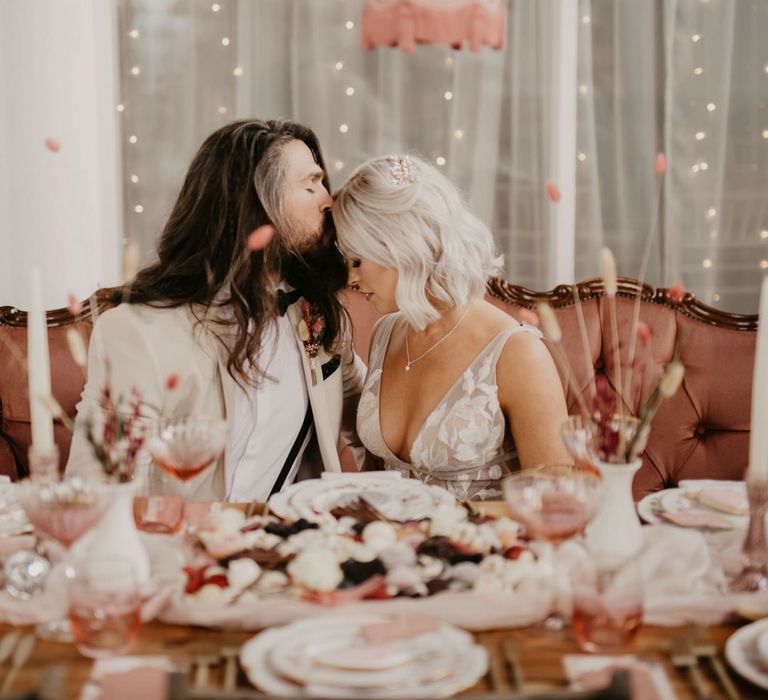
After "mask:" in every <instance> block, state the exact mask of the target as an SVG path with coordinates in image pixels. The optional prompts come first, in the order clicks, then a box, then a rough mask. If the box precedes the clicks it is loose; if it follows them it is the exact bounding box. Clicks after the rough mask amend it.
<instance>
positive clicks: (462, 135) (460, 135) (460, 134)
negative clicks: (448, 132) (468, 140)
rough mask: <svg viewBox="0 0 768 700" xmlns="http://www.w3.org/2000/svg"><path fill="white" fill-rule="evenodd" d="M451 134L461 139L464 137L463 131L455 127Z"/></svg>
mask: <svg viewBox="0 0 768 700" xmlns="http://www.w3.org/2000/svg"><path fill="white" fill-rule="evenodd" d="M453 135H454V136H455V137H456V138H457V139H463V138H464V132H463V131H462V130H461V129H456V131H454V132H453Z"/></svg>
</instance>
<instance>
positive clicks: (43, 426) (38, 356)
mask: <svg viewBox="0 0 768 700" xmlns="http://www.w3.org/2000/svg"><path fill="white" fill-rule="evenodd" d="M27 371H28V373H29V413H30V416H31V417H32V447H33V448H34V449H35V450H38V451H45V450H50V449H52V448H53V446H54V443H53V418H52V417H51V413H50V411H49V410H48V408H47V406H46V405H45V404H44V403H43V402H42V401H40V399H39V398H37V397H39V396H50V395H51V367H50V358H49V356H48V327H47V325H46V323H45V308H44V307H43V291H42V284H41V282H40V270H39V269H38V268H36V267H35V268H33V269H32V276H31V279H30V294H29V312H28V314H27Z"/></svg>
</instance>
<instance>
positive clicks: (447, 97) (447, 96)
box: [443, 90, 453, 100]
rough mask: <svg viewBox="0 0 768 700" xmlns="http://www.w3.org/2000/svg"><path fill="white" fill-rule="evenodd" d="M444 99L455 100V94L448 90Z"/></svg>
mask: <svg viewBox="0 0 768 700" xmlns="http://www.w3.org/2000/svg"><path fill="white" fill-rule="evenodd" d="M443 97H444V98H445V99H446V100H452V99H453V93H452V92H451V91H450V90H446V91H445V94H444V95H443Z"/></svg>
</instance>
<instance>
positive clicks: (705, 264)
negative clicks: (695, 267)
mask: <svg viewBox="0 0 768 700" xmlns="http://www.w3.org/2000/svg"><path fill="white" fill-rule="evenodd" d="M701 266H702V267H706V268H707V269H709V268H710V267H712V261H711V260H710V259H709V258H704V260H702V261H701Z"/></svg>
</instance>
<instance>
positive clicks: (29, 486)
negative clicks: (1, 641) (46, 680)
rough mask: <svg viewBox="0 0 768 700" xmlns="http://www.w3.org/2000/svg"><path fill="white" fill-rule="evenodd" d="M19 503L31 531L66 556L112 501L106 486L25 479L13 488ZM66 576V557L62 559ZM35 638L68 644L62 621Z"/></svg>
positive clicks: (68, 634)
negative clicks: (60, 547)
mask: <svg viewBox="0 0 768 700" xmlns="http://www.w3.org/2000/svg"><path fill="white" fill-rule="evenodd" d="M16 489H17V495H18V499H19V503H21V506H22V508H24V512H25V513H26V514H27V517H28V518H29V521H30V522H31V523H32V525H34V527H35V529H36V530H37V531H38V532H39V533H42V534H44V535H46V536H47V537H49V538H51V539H53V540H55V541H56V542H58V543H59V544H60V545H61V546H62V547H63V548H64V550H65V552H66V553H67V554H68V553H69V550H70V548H71V547H72V545H73V544H74V542H75V541H76V540H77V539H79V538H80V537H81V536H82V535H84V534H85V533H86V532H87V531H88V530H90V529H91V528H92V527H93V526H94V525H96V523H98V522H99V520H100V519H101V516H102V515H103V514H104V511H105V510H106V509H107V507H108V506H109V504H110V502H111V499H112V496H113V494H112V492H111V490H110V488H109V486H108V485H107V484H105V483H103V482H99V481H89V480H85V479H82V478H80V477H72V478H69V479H64V480H62V481H33V480H26V481H22V482H20V483H18V484H17V485H16ZM61 563H62V565H63V567H62V569H61V571H62V572H63V573H64V576H65V577H66V576H67V575H68V572H67V566H68V564H67V557H66V556H65V557H64V558H63V559H62V562H61ZM36 632H37V635H38V636H39V637H41V638H42V639H48V640H52V641H72V629H71V627H70V624H69V621H68V620H66V619H61V620H54V621H52V622H47V623H42V624H41V625H38V627H37V630H36Z"/></svg>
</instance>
